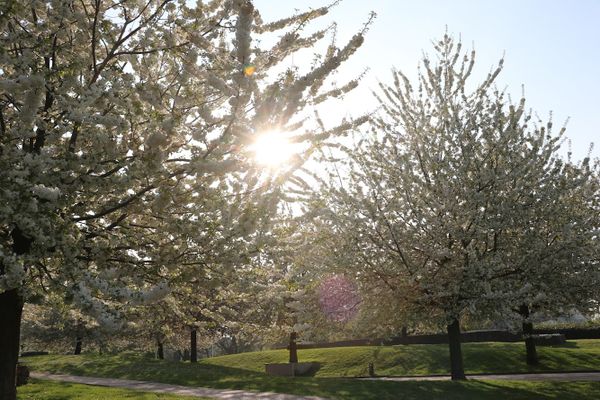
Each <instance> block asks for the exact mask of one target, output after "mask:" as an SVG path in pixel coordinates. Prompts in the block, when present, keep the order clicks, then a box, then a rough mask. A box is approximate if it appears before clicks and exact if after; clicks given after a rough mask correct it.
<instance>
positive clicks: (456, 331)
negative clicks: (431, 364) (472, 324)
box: [447, 318, 467, 381]
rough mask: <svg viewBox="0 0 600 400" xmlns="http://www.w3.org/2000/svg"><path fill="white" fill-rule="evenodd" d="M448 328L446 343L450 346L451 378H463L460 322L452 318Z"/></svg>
mask: <svg viewBox="0 0 600 400" xmlns="http://www.w3.org/2000/svg"><path fill="white" fill-rule="evenodd" d="M447 328H448V344H449V347H450V375H451V376H452V380H453V381H455V380H463V379H467V378H466V377H465V370H464V368H463V358H462V350H461V347H460V323H459V322H458V319H456V318H455V319H454V320H452V323H451V324H450V325H448V326H447Z"/></svg>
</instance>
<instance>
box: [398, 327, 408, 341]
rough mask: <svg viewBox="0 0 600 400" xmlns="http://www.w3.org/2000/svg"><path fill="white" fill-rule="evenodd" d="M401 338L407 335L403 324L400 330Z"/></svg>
mask: <svg viewBox="0 0 600 400" xmlns="http://www.w3.org/2000/svg"><path fill="white" fill-rule="evenodd" d="M400 334H401V335H402V337H403V338H405V337H407V336H408V332H407V329H406V327H405V326H403V327H402V331H401V332H400Z"/></svg>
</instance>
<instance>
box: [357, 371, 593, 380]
mask: <svg viewBox="0 0 600 400" xmlns="http://www.w3.org/2000/svg"><path fill="white" fill-rule="evenodd" d="M361 379H371V380H382V381H447V380H450V376H448V375H432V376H398V377H394V376H389V377H381V378H361ZM467 379H478V380H479V379H489V380H503V381H504V380H506V381H563V382H564V381H596V382H597V381H600V372H546V373H533V374H485V375H467Z"/></svg>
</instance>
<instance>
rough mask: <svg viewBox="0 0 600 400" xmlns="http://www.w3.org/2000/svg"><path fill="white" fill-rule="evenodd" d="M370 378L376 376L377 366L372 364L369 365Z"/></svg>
mask: <svg viewBox="0 0 600 400" xmlns="http://www.w3.org/2000/svg"><path fill="white" fill-rule="evenodd" d="M369 376H375V366H374V365H373V363H372V362H370V363H369Z"/></svg>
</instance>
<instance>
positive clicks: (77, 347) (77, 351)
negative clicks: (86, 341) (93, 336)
mask: <svg viewBox="0 0 600 400" xmlns="http://www.w3.org/2000/svg"><path fill="white" fill-rule="evenodd" d="M82 341H83V338H82V337H81V336H80V335H77V338H75V351H74V352H73V354H75V355H76V356H78V355H80V354H81V342H82Z"/></svg>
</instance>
